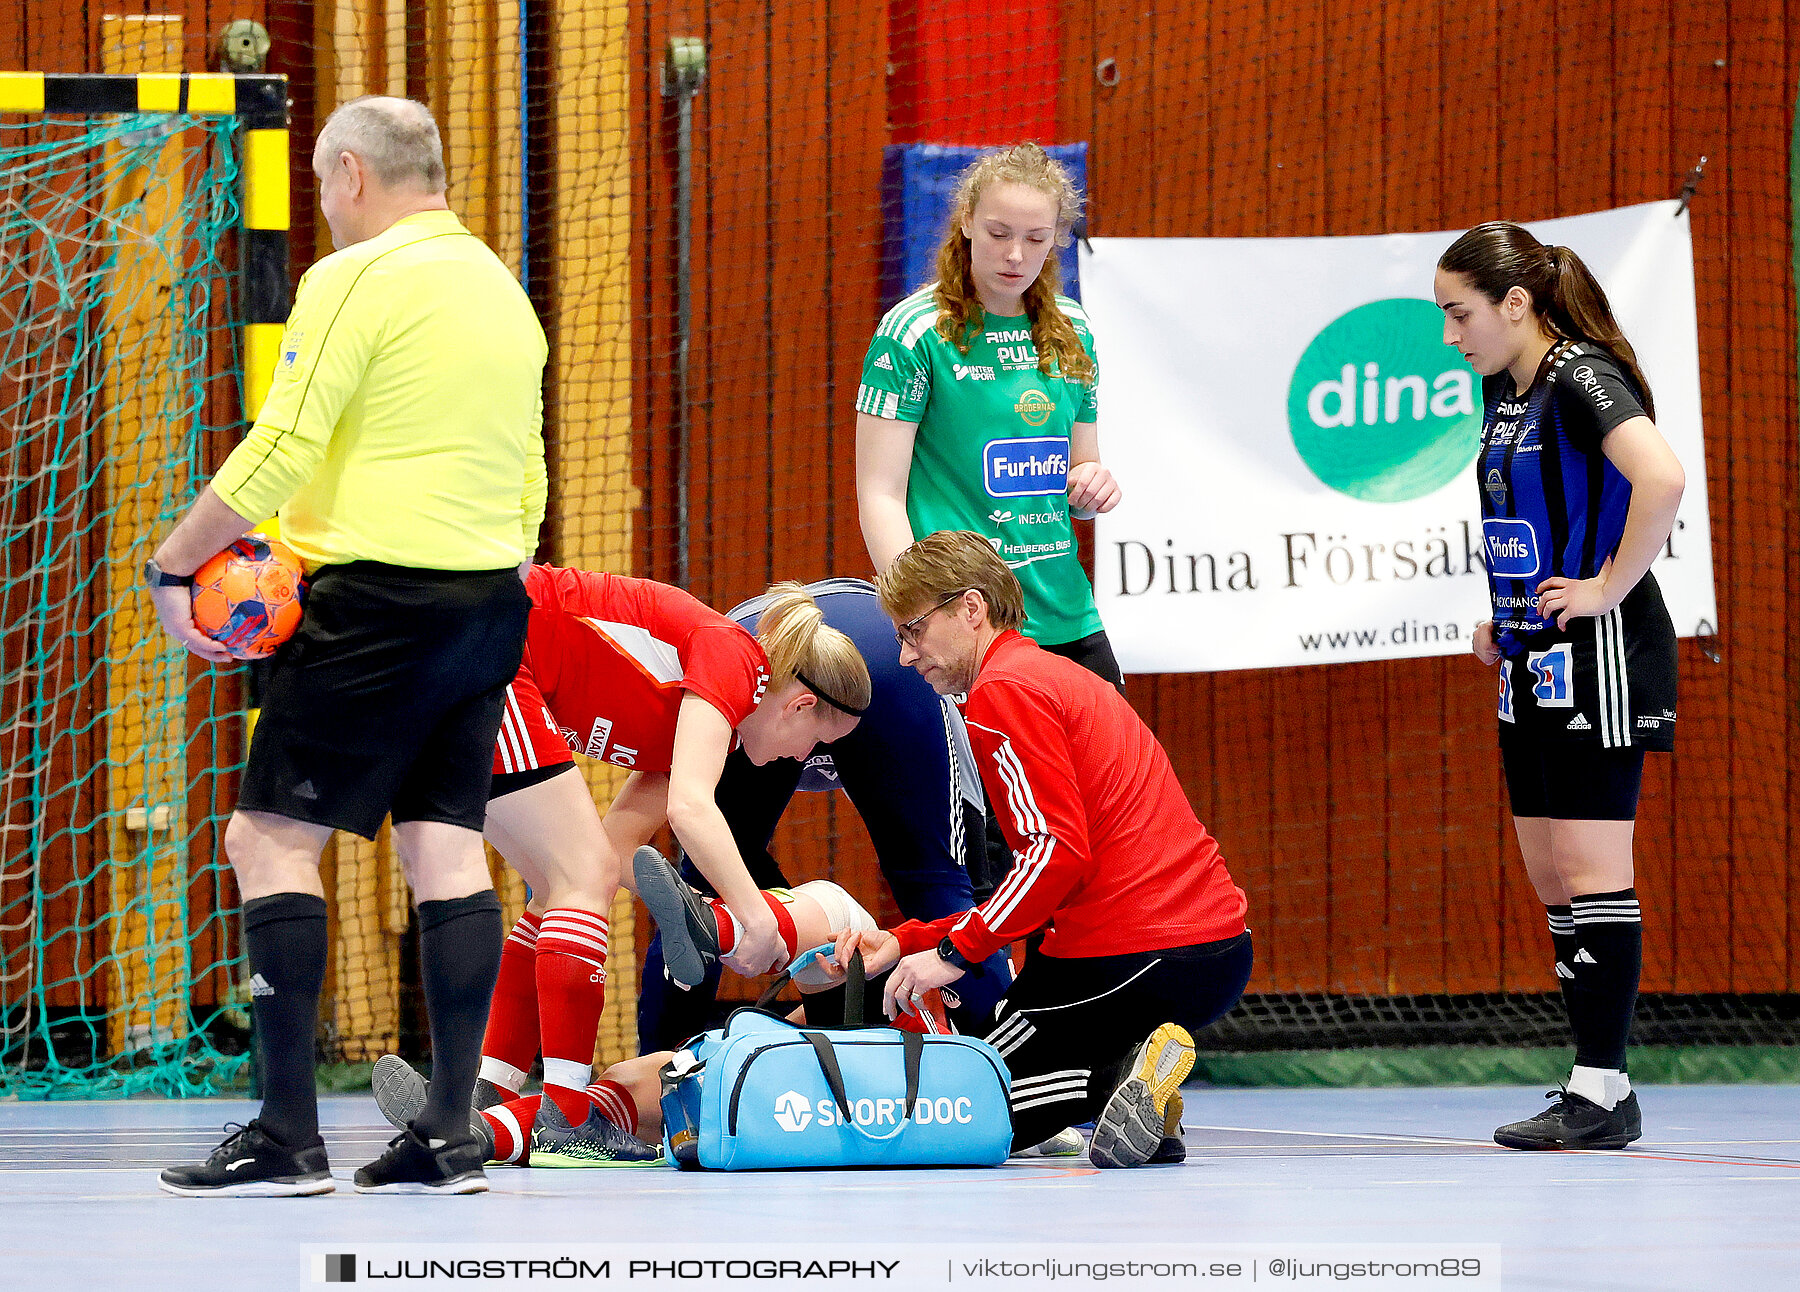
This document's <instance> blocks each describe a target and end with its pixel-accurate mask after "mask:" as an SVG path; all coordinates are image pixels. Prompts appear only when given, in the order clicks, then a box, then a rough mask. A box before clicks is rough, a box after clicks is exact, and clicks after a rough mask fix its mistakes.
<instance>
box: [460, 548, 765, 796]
mask: <svg viewBox="0 0 1800 1292" xmlns="http://www.w3.org/2000/svg"><path fill="white" fill-rule="evenodd" d="M525 590H526V591H527V592H529V593H530V594H531V624H530V628H529V629H528V631H527V634H526V638H525V658H524V661H523V662H522V663H521V664H520V665H519V673H518V676H517V677H515V678H514V679H513V682H512V685H511V686H510V687H509V688H508V689H507V697H506V715H505V717H504V718H503V719H502V720H501V724H500V740H499V744H498V745H497V746H496V748H495V750H494V771H495V773H496V774H499V773H502V772H522V771H528V770H530V769H531V768H534V767H544V766H549V765H551V764H554V763H565V762H569V761H570V758H569V751H570V750H573V751H575V752H576V753H581V754H586V755H587V756H588V757H589V758H597V759H602V760H604V761H606V762H609V763H614V764H617V765H618V766H620V767H629V768H631V769H632V770H633V771H650V772H666V771H668V770H669V761H670V759H671V757H672V756H673V753H674V747H675V717H676V714H677V713H678V711H679V710H680V708H681V698H682V695H683V694H684V693H686V692H692V693H693V694H694V695H697V696H699V697H700V698H701V699H702V700H705V701H706V702H707V703H708V704H710V705H712V706H713V707H714V708H715V709H717V710H718V711H719V712H720V713H722V714H724V715H725V720H726V721H727V722H729V723H730V724H731V725H732V726H733V727H735V726H737V724H738V723H740V722H742V721H743V720H744V719H745V718H746V717H748V716H749V714H750V712H751V711H752V710H753V709H755V708H756V706H757V703H758V702H759V701H760V700H761V699H762V697H763V692H764V691H765V690H767V689H768V685H769V659H768V656H766V655H765V654H763V648H762V646H761V645H760V644H758V642H757V640H756V638H755V637H753V636H751V635H750V634H749V633H747V632H745V631H744V629H743V628H741V627H739V626H738V625H737V624H735V623H733V622H732V621H731V620H729V619H727V618H726V617H725V616H724V615H722V614H719V613H718V612H717V611H715V610H713V609H711V608H710V607H708V606H706V605H704V604H703V603H701V602H700V601H698V600H696V599H695V598H694V597H692V596H690V595H689V594H688V593H686V592H683V591H682V590H681V589H680V588H672V587H670V586H668V585H667V584H665V583H653V582H651V581H650V580H648V579H630V578H626V577H625V576H624V575H619V574H591V573H589V572H587V571H585V570H565V569H560V568H558V567H557V566H554V565H534V566H532V567H531V570H530V572H529V573H528V574H527V575H526V576H525Z"/></svg>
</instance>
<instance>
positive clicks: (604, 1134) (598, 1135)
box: [531, 1095, 663, 1169]
mask: <svg viewBox="0 0 1800 1292" xmlns="http://www.w3.org/2000/svg"><path fill="white" fill-rule="evenodd" d="M662 1164H663V1155H662V1146H661V1145H660V1144H646V1143H645V1142H644V1141H643V1140H641V1139H639V1138H638V1137H637V1136H636V1135H633V1134H631V1132H629V1131H627V1130H626V1129H624V1128H623V1127H622V1126H617V1125H615V1124H614V1123H613V1122H612V1120H611V1119H610V1118H608V1117H607V1116H606V1114H604V1113H602V1112H601V1111H600V1110H599V1109H598V1108H595V1107H594V1106H592V1105H591V1104H590V1105H589V1106H588V1115H587V1120H586V1121H584V1122H582V1123H581V1125H579V1126H571V1125H569V1119H568V1118H567V1117H564V1116H563V1111H562V1109H561V1108H560V1107H559V1106H558V1105H557V1102H556V1100H554V1099H552V1098H551V1097H550V1096H549V1095H545V1096H544V1097H543V1100H542V1101H541V1102H540V1103H539V1104H538V1112H537V1121H536V1122H534V1123H533V1124H532V1127H531V1165H533V1166H555V1167H574V1168H577V1169H586V1168H593V1167H609V1166H661V1165H662Z"/></svg>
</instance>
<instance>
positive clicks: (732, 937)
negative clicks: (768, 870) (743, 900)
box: [706, 889, 800, 960]
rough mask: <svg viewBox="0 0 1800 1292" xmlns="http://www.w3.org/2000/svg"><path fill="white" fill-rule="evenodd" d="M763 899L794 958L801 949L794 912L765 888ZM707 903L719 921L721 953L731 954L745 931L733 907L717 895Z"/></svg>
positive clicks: (789, 954)
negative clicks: (739, 925) (740, 925)
mask: <svg viewBox="0 0 1800 1292" xmlns="http://www.w3.org/2000/svg"><path fill="white" fill-rule="evenodd" d="M762 899H763V902H764V904H766V905H767V906H768V908H769V910H770V911H771V912H773V913H774V915H775V923H776V924H777V925H778V926H780V932H781V941H782V944H783V945H784V946H785V947H787V954H788V959H789V960H792V959H793V958H794V957H795V956H796V955H798V954H800V949H799V947H798V946H797V945H796V944H797V943H798V942H799V939H800V935H799V933H798V932H797V931H796V930H795V928H794V916H793V913H792V912H791V911H789V910H788V908H787V903H786V902H784V901H782V900H781V899H780V898H779V897H777V896H775V894H773V893H771V892H769V891H768V890H767V889H764V890H763V894H762ZM706 904H707V905H708V906H710V907H712V911H713V918H714V919H716V920H717V921H718V922H719V953H720V954H721V955H730V954H731V949H732V948H733V947H735V946H736V945H737V944H738V939H739V938H741V937H743V935H744V932H743V930H742V929H740V928H739V927H738V922H737V919H736V917H734V916H733V915H732V913H731V908H730V907H728V906H726V905H725V903H724V902H722V901H720V900H719V899H718V898H716V897H709V898H707V899H706Z"/></svg>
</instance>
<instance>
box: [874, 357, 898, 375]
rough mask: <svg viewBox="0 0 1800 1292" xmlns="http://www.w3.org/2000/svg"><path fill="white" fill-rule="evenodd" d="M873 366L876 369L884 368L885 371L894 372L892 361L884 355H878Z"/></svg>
mask: <svg viewBox="0 0 1800 1292" xmlns="http://www.w3.org/2000/svg"><path fill="white" fill-rule="evenodd" d="M875 366H876V367H877V368H885V369H886V370H887V371H889V372H892V371H893V370H894V361H893V360H892V359H890V358H888V357H887V356H886V355H885V354H878V355H876V356H875Z"/></svg>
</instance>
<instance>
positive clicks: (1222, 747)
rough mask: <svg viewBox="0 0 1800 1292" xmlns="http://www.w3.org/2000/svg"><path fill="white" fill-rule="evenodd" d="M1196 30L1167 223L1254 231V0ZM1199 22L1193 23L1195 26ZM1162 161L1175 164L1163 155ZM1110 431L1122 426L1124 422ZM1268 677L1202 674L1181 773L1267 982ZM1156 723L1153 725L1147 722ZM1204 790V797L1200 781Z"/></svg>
mask: <svg viewBox="0 0 1800 1292" xmlns="http://www.w3.org/2000/svg"><path fill="white" fill-rule="evenodd" d="M1190 8H1191V9H1193V10H1196V11H1197V12H1195V13H1194V14H1193V20H1194V22H1195V23H1196V24H1197V29H1201V30H1204V32H1205V37H1206V39H1207V41H1208V46H1207V48H1208V58H1207V59H1206V60H1205V61H1204V63H1201V64H1199V66H1200V67H1201V68H1202V69H1203V70H1204V71H1205V72H1206V75H1205V76H1204V77H1203V78H1202V79H1201V82H1200V83H1201V85H1202V87H1203V88H1204V92H1205V94H1206V95H1207V112H1208V122H1209V130H1208V132H1207V137H1206V139H1205V141H1204V145H1203V148H1202V149H1199V150H1196V152H1195V154H1194V156H1195V157H1196V158H1204V159H1205V161H1206V165H1205V168H1204V171H1203V174H1204V176H1205V182H1204V183H1203V184H1200V185H1198V186H1197V187H1198V188H1199V189H1200V190H1201V191H1202V192H1203V193H1204V195H1205V197H1206V205H1205V208H1204V210H1203V211H1201V212H1199V213H1198V217H1197V218H1195V219H1194V220H1193V221H1192V222H1191V223H1187V224H1175V225H1173V226H1171V228H1170V232H1171V233H1172V234H1175V235H1177V236H1192V235H1199V234H1209V235H1212V236H1215V237H1254V236H1258V235H1260V234H1262V233H1264V232H1265V231H1266V230H1267V228H1268V212H1269V195H1270V185H1269V180H1268V176H1269V172H1270V170H1271V169H1272V167H1271V166H1270V162H1269V156H1270V153H1269V150H1270V146H1271V143H1270V134H1269V130H1268V127H1267V122H1268V119H1269V110H1270V94H1271V89H1270V81H1271V76H1272V73H1273V67H1272V64H1271V60H1270V58H1269V57H1268V55H1267V54H1266V52H1264V51H1263V50H1262V49H1261V48H1260V47H1259V43H1258V42H1259V41H1260V40H1261V39H1262V37H1263V29H1264V26H1265V24H1266V23H1268V22H1269V21H1270V17H1269V10H1270V6H1269V5H1267V4H1265V3H1264V0H1245V2H1244V3H1242V4H1233V5H1198V4H1196V5H1193V6H1190ZM1201 24H1203V27H1201V26H1199V25H1201ZM1169 164H1170V166H1171V168H1178V163H1177V162H1176V161H1175V160H1174V159H1173V158H1171V159H1170V162H1169ZM1118 433H1121V434H1128V433H1129V428H1123V427H1121V428H1119V430H1118ZM1275 697H1276V683H1275V679H1274V676H1273V675H1272V674H1269V673H1267V672H1254V671H1246V672H1233V673H1222V674H1218V675H1216V676H1214V677H1212V678H1211V698H1212V713H1211V730H1210V732H1207V733H1206V745H1207V753H1208V758H1209V761H1210V767H1209V768H1208V769H1206V772H1203V773H1202V774H1200V775H1199V777H1198V779H1189V778H1188V777H1187V776H1186V775H1184V776H1183V784H1185V785H1186V786H1187V788H1188V790H1189V793H1190V794H1192V795H1194V796H1195V807H1196V808H1198V809H1199V812H1200V819H1201V820H1202V821H1204V822H1205V823H1206V824H1207V826H1208V828H1210V829H1211V830H1212V831H1213V832H1214V833H1215V834H1216V835H1217V836H1218V838H1219V847H1220V849H1221V850H1222V852H1223V854H1224V857H1225V862H1226V864H1227V865H1228V866H1229V867H1230V868H1231V873H1232V876H1233V877H1234V878H1235V879H1236V880H1237V882H1238V884H1239V886H1240V887H1242V888H1243V890H1244V892H1245V895H1246V896H1247V897H1248V899H1249V922H1250V927H1251V929H1252V931H1253V933H1254V935H1255V939H1256V965H1255V969H1254V971H1253V974H1252V978H1251V989H1252V990H1254V991H1262V990H1267V989H1268V988H1269V986H1270V985H1271V984H1273V983H1274V982H1275V981H1277V979H1278V976H1279V974H1280V972H1281V970H1282V968H1283V965H1282V960H1281V955H1280V945H1281V944H1280V941H1279V937H1278V934H1277V928H1278V925H1277V921H1276V919H1275V915H1274V912H1275V907H1276V900H1277V887H1278V885H1280V884H1281V883H1282V882H1283V877H1282V875H1281V873H1280V870H1279V866H1278V863H1277V860H1276V852H1275V846H1274V844H1275V831H1276V829H1277V826H1278V825H1279V824H1280V823H1283V822H1285V821H1286V819H1287V818H1288V815H1289V813H1290V812H1291V811H1292V810H1293V809H1292V807H1291V805H1290V804H1288V803H1286V802H1285V801H1283V800H1281V799H1280V798H1279V797H1278V796H1276V795H1275V794H1273V793H1271V792H1270V785H1269V782H1268V779H1267V776H1266V775H1265V772H1264V769H1266V768H1268V767H1269V766H1270V765H1271V763H1272V761H1273V758H1274V750H1275V710H1276V703H1275ZM1154 725H1155V726H1156V729H1157V730H1158V731H1160V730H1161V724H1160V723H1157V724H1154ZM1209 789H1210V797H1208V790H1209Z"/></svg>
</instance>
